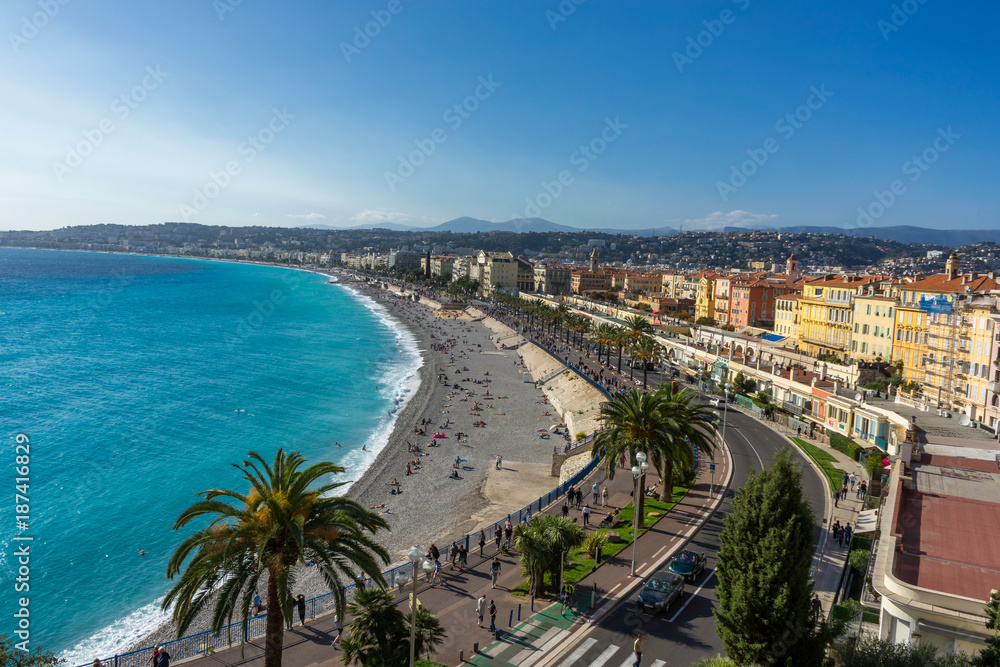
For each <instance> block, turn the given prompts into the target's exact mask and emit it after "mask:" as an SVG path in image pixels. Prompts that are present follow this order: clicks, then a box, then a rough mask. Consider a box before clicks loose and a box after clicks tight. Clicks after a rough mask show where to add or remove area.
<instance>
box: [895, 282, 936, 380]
mask: <svg viewBox="0 0 1000 667" xmlns="http://www.w3.org/2000/svg"><path fill="white" fill-rule="evenodd" d="M927 329H928V321H927V313H922V312H920V309H919V308H917V307H916V306H914V305H908V304H906V303H905V302H904V303H902V304H900V305H899V306H897V307H896V338H895V340H894V341H893V343H892V356H893V358H894V359H896V360H902V362H903V379H904V380H907V381H910V380H912V381H914V382H919V383H921V384H923V383H924V382H926V381H927V375H926V371H925V364H926V361H927V335H928V334H927Z"/></svg>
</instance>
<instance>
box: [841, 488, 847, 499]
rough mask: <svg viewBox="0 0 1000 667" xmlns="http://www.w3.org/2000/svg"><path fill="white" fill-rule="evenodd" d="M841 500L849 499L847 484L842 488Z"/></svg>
mask: <svg viewBox="0 0 1000 667" xmlns="http://www.w3.org/2000/svg"><path fill="white" fill-rule="evenodd" d="M840 495H841V500H847V485H846V484H844V488H842V489H841V490H840Z"/></svg>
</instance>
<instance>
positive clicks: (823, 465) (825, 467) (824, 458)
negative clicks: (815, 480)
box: [791, 438, 844, 492]
mask: <svg viewBox="0 0 1000 667" xmlns="http://www.w3.org/2000/svg"><path fill="white" fill-rule="evenodd" d="M791 440H792V442H794V443H795V444H796V445H798V446H799V449H801V450H802V451H804V452H805V453H806V454H808V455H809V458H811V459H812V460H813V461H815V462H816V465H818V466H819V467H820V470H822V471H823V474H824V475H826V478H827V479H829V480H830V488H831V489H833V491H834V492H836V491H838V490H839V489H840V488H841V487H842V486H843V479H844V471H843V470H841V469H840V468H838V467H837V466H835V465H833V464H834V463H836V461H837V459H836V458H835V457H834V456H833V455H832V454H830V453H829V452H827V451H824V450H823V449H820V448H819V447H817V446H816V445H812V444H809V443H808V442H806V441H805V440H802V439H801V438H791Z"/></svg>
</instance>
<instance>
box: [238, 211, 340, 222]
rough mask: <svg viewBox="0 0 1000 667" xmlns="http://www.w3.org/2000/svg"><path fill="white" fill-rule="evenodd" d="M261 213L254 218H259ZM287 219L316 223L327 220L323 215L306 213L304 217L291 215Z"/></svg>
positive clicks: (255, 214)
mask: <svg viewBox="0 0 1000 667" xmlns="http://www.w3.org/2000/svg"><path fill="white" fill-rule="evenodd" d="M259 215H260V214H259V213H254V217H257V216H259ZM285 217H286V218H298V219H299V220H310V221H313V222H315V221H316V220H326V216H325V215H323V214H322V213H305V214H302V215H292V214H291V213H289V214H288V215H286V216H285Z"/></svg>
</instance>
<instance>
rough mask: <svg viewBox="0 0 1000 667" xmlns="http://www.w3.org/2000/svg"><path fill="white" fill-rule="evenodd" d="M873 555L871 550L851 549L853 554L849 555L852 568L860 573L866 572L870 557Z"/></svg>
mask: <svg viewBox="0 0 1000 667" xmlns="http://www.w3.org/2000/svg"><path fill="white" fill-rule="evenodd" d="M871 555H872V553H871V551H869V550H867V549H851V555H850V556H848V560H849V561H850V562H851V569H853V570H854V571H855V572H857V573H858V574H864V573H865V572H866V571H868V559H869V558H871Z"/></svg>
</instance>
